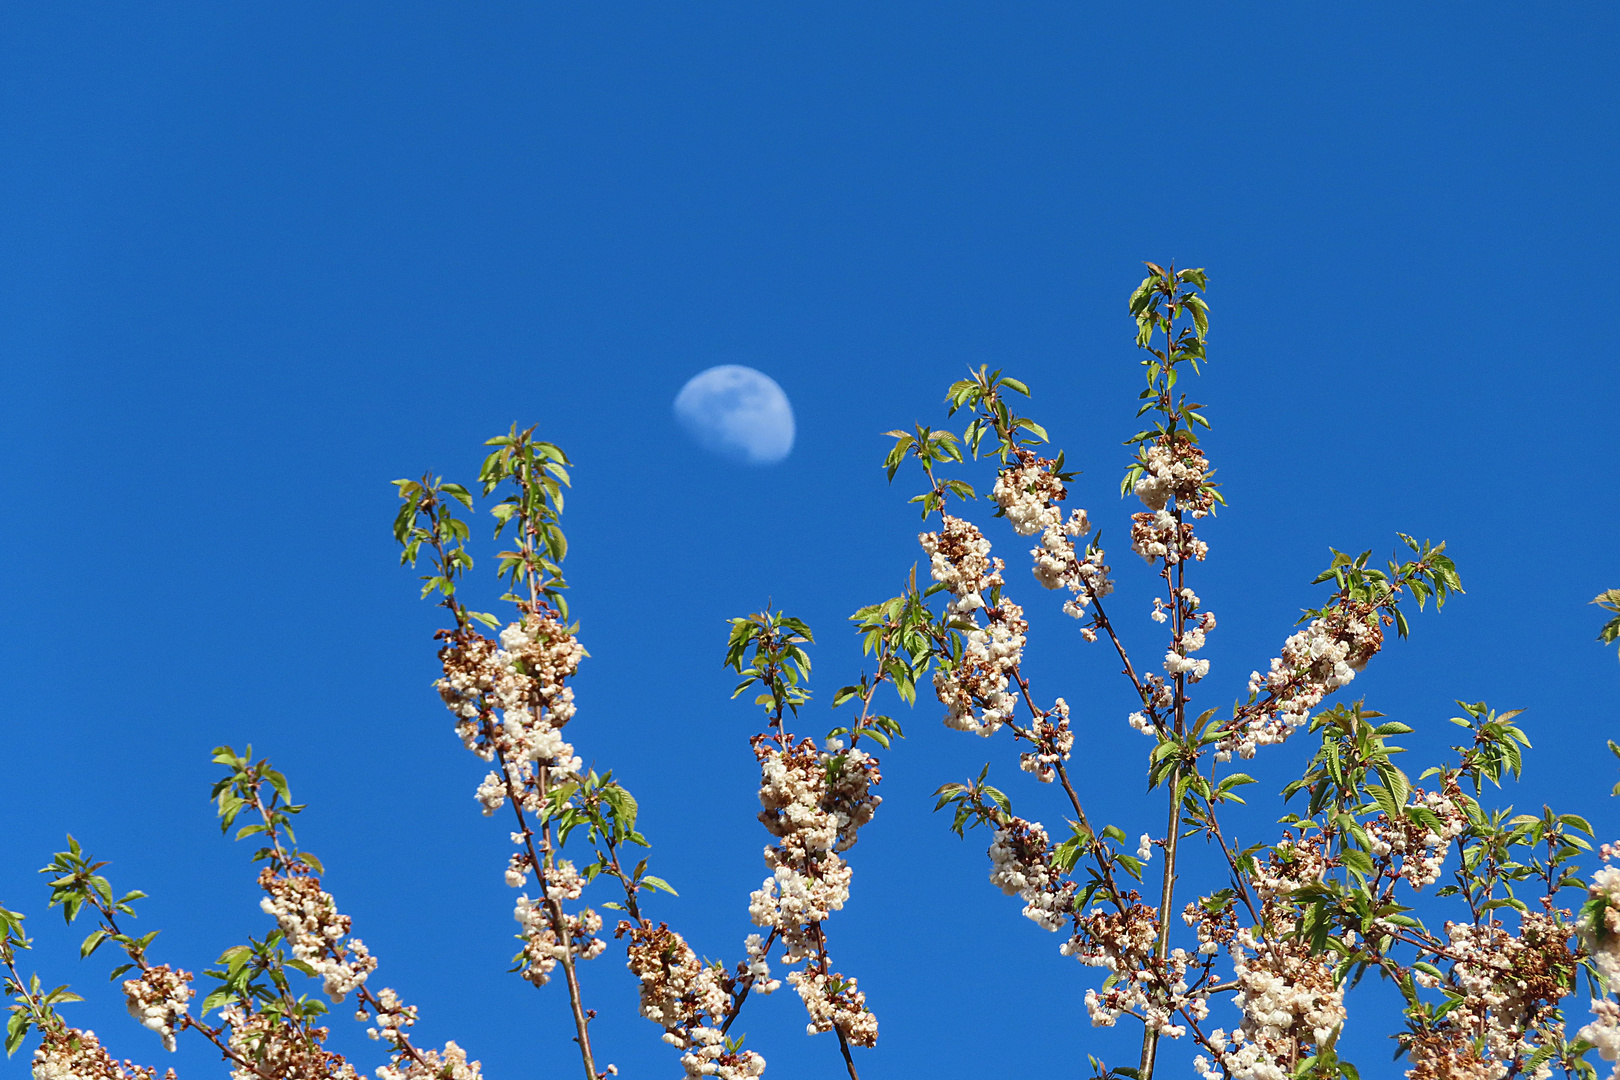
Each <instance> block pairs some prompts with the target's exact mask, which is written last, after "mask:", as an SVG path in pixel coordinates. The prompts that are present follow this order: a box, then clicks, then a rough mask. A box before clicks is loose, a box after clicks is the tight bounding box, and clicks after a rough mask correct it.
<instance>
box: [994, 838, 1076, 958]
mask: <svg viewBox="0 0 1620 1080" xmlns="http://www.w3.org/2000/svg"><path fill="white" fill-rule="evenodd" d="M990 884H993V886H995V887H996V889H1001V892H1003V895H1009V897H1011V895H1016V897H1019V899H1021V900H1024V918H1027V920H1030V921H1032V923H1035V925H1037V926H1040V928H1042V929H1053V931H1055V929H1058V928H1061V926H1063V925H1064V921H1068V918H1069V913H1071V912H1072V910H1074V882H1072V881H1064V879H1063V871H1059V870H1058V868H1056V866H1053V863H1051V840H1050V837H1048V836H1047V831H1045V829H1043V827H1042V824H1040V823H1038V821H1024V819H1022V818H1009V819H1008V823H1006V824H1004V826H1001V827H1000V829H996V832H995V837H991V842H990Z"/></svg>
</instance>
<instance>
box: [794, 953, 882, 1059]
mask: <svg viewBox="0 0 1620 1080" xmlns="http://www.w3.org/2000/svg"><path fill="white" fill-rule="evenodd" d="M787 978H788V982H789V983H790V984H791V985H792V987H793V989H795V990H797V991H798V992H799V998H800V999H801V1000H802V1001H803V1002H804V1009H805V1012H807V1013H809V1015H810V1022H809V1023H808V1024H806V1025H805V1032H806V1033H807V1034H810V1035H815V1034H817V1033H819V1032H823V1031H832V1030H834V1029H837V1030H838V1031H842V1032H843V1033H844V1037H845V1038H846V1039H848V1040H849V1042H850V1045H851V1046H865V1047H873V1046H876V1045H877V1037H878V1022H877V1017H876V1016H875V1015H873V1013H872V1011H871V1010H870V1009H868V1008H867V1007H866V994H865V993H864V992H863V991H862V990H861V989H860V988H859V987H857V986H856V985H855V979H854V978H853V977H851V978H845V977H844V976H842V975H840V974H838V973H837V972H832V973H831V974H829V973H826V972H821V971H816V970H814V969H810V968H806V969H805V970H803V971H790V972H789V973H788V977H787Z"/></svg>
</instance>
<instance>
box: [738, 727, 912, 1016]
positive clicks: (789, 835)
mask: <svg viewBox="0 0 1620 1080" xmlns="http://www.w3.org/2000/svg"><path fill="white" fill-rule="evenodd" d="M752 742H753V747H754V755H755V757H757V758H758V759H759V765H760V784H759V801H760V806H761V807H762V809H761V810H760V814H759V820H760V823H761V824H762V825H764V826H765V829H766V831H768V832H769V833H770V834H771V835H772V836H774V837H776V839H777V843H776V844H775V845H773V846H771V847H767V848H766V849H765V864H766V865H767V866H768V867H770V869H771V876H770V877H768V878H766V879H765V881H764V882H763V883H762V884H761V885H760V887H759V888H758V889H756V890H755V891H754V892H753V893H752V894H751V895H750V896H749V899H748V913H749V916H750V917H751V918H752V919H753V921H754V924H755V925H756V926H761V927H766V928H769V929H773V930H775V931H776V932H777V935H778V938H779V939H780V941H781V942H782V946H783V949H784V953H783V957H782V960H783V962H784V963H787V964H797V963H804V964H805V965H806V967H805V970H803V971H798V972H790V973H789V974H788V976H787V981H788V982H789V983H791V984H792V985H793V986H794V987H795V989H797V990H798V992H799V996H800V997H801V998H803V999H804V1002H805V1008H806V1009H807V1010H808V1011H809V1013H810V1017H811V1028H812V1030H813V1031H828V1030H831V1027H830V1026H825V1027H824V1026H819V1025H821V1024H822V1023H823V1021H826V1020H827V1018H828V1017H832V1018H834V1019H835V1020H836V1022H837V1027H838V1029H839V1030H840V1031H842V1032H843V1033H844V1035H845V1037H846V1038H848V1039H850V1040H851V1041H855V1043H856V1045H858V1046H870V1045H873V1043H874V1042H875V1041H876V1039H877V1019H876V1018H875V1017H873V1016H872V1014H871V1013H870V1012H869V1011H867V1009H866V1005H865V995H864V994H862V993H860V992H859V991H858V990H856V989H855V982H854V980H853V979H850V980H847V989H840V990H837V991H832V990H829V985H830V984H829V983H828V982H827V981H826V978H827V973H826V971H825V970H824V969H818V970H817V971H812V970H811V968H812V967H813V966H814V965H815V964H817V963H824V954H823V950H822V939H821V927H820V924H821V922H822V921H823V920H825V919H826V918H827V917H828V916H829V915H831V914H832V912H834V911H837V910H839V909H840V908H842V907H843V906H844V902H845V901H846V900H847V899H849V885H850V879H851V876H852V871H851V869H850V866H849V864H848V863H847V862H845V861H844V860H843V859H841V858H840V857H839V854H838V853H839V852H842V851H847V850H848V849H849V848H850V847H851V846H852V845H853V844H854V843H855V840H856V836H857V833H858V832H859V830H860V828H861V826H863V825H865V824H866V823H867V822H869V821H871V820H872V816H873V815H874V814H875V813H876V812H877V807H878V804H879V803H881V802H882V799H881V798H880V797H879V796H878V795H877V793H876V792H875V791H874V790H873V789H874V788H875V787H876V786H877V785H878V783H879V781H881V780H882V774H881V773H880V772H879V770H878V762H877V759H876V758H874V757H872V756H871V755H869V754H867V753H866V752H865V751H863V750H861V749H859V748H854V749H850V750H839V751H837V752H829V751H826V750H818V749H817V748H816V746H815V744H814V743H812V742H811V741H810V740H809V739H801V740H799V741H798V742H794V741H793V739H792V738H791V737H790V736H784V737H783V738H782V739H781V740H780V742H779V743H773V742H772V741H770V740H769V739H767V738H766V737H765V736H763V735H756V736H755V737H754V738H753V740H752ZM762 949H763V946H761V950H762ZM749 952H750V963H751V965H752V962H753V960H754V959H755V957H754V947H753V945H752V944H751V945H750V949H749ZM758 959H760V960H763V955H762V954H761V955H760V956H759V957H758ZM767 974H768V971H767ZM812 976H814V977H812ZM818 979H819V980H820V981H818ZM829 1023H830V1021H829ZM867 1033H869V1038H870V1040H871V1041H867V1042H862V1041H858V1040H857V1036H859V1038H860V1039H866V1038H868V1034H867Z"/></svg>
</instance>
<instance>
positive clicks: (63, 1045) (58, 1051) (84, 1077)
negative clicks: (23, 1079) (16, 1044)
mask: <svg viewBox="0 0 1620 1080" xmlns="http://www.w3.org/2000/svg"><path fill="white" fill-rule="evenodd" d="M33 1072H34V1080H157V1075H158V1074H157V1070H156V1069H154V1068H152V1067H151V1066H149V1065H136V1064H134V1063H133V1062H129V1061H124V1062H119V1061H118V1060H117V1059H116V1058H114V1057H113V1056H112V1055H111V1054H109V1053H107V1050H106V1048H105V1047H103V1046H102V1045H101V1040H99V1039H97V1038H96V1033H95V1032H93V1031H80V1030H79V1029H78V1028H61V1027H57V1028H47V1029H46V1030H45V1031H44V1032H43V1037H42V1038H41V1039H40V1044H39V1047H38V1049H36V1050H35V1051H34V1060H33ZM164 1080H174V1070H173V1069H169V1070H167V1071H166V1072H165V1073H164Z"/></svg>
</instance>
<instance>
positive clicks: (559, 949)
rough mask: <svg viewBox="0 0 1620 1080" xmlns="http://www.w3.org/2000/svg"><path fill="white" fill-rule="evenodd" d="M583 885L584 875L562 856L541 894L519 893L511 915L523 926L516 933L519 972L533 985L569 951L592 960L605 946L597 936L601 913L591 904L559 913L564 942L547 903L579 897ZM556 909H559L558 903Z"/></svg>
mask: <svg viewBox="0 0 1620 1080" xmlns="http://www.w3.org/2000/svg"><path fill="white" fill-rule="evenodd" d="M584 889H585V879H584V878H582V877H581V876H580V875H579V873H578V872H577V871H576V870H575V869H574V866H573V864H572V863H570V862H568V861H566V860H563V861H560V862H558V863H557V864H556V865H555V866H553V867H552V868H551V869H550V870H549V871H548V872H547V874H546V893H545V896H544V897H543V898H541V899H536V900H530V899H529V896H528V894H527V893H523V894H521V895H519V896H518V898H517V904H516V906H515V907H514V908H513V910H512V917H513V918H514V919H516V920H517V923H518V926H519V927H521V928H522V932H521V933H520V934H519V935H518V937H520V938H521V939H522V940H523V953H522V958H523V969H522V972H521V974H522V975H523V977H524V978H525V979H527V980H528V981H529V982H531V983H533V984H534V985H535V986H544V985H546V983H547V982H549V981H550V979H551V972H552V970H553V969H554V968H555V967H556V966H557V963H558V961H560V960H562V958H563V957H564V956H567V955H568V954H569V953H570V952H572V953H573V955H574V956H575V957H577V958H579V959H581V960H594V959H596V958H597V957H598V956H601V955H602V950H604V949H605V948H607V943H606V942H604V941H603V940H602V939H601V938H599V937H597V936H596V935H597V933H598V932H599V931H600V930H601V929H602V917H601V916H600V915H598V914H597V913H596V912H595V911H593V910H591V909H590V908H585V909H584V910H582V911H581V912H580V913H579V914H577V915H568V914H564V915H563V916H562V923H563V927H564V930H565V932H566V935H567V940H566V942H565V941H564V940H563V938H561V937H559V935H558V933H557V926H556V921H555V919H554V915H555V912H554V911H552V910H549V909H548V904H554V905H561V904H562V902H563V901H565V900H578V899H579V896H580V893H582V892H583V891H584ZM556 911H561V907H560V906H559V907H557V908H556Z"/></svg>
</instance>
